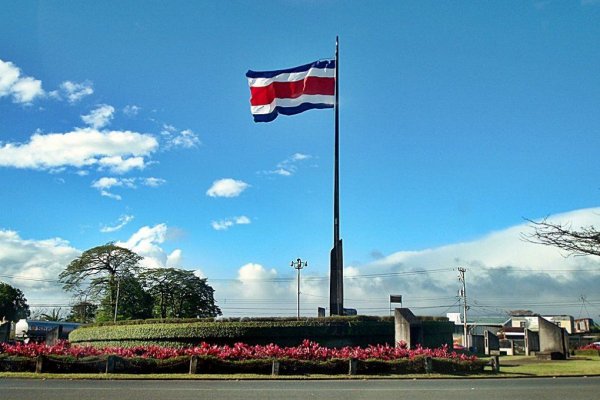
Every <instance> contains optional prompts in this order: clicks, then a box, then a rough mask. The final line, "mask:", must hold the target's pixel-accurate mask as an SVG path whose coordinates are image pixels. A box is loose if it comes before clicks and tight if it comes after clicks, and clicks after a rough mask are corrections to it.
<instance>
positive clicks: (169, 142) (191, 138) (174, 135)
mask: <svg viewBox="0 0 600 400" xmlns="http://www.w3.org/2000/svg"><path fill="white" fill-rule="evenodd" d="M160 134H161V135H162V137H163V139H164V140H165V149H167V150H170V149H174V148H184V149H191V148H193V147H198V146H199V145H201V144H202V142H201V141H200V138H199V137H198V135H197V134H196V133H195V132H194V131H193V130H191V129H184V130H182V131H179V130H178V129H177V128H176V127H174V126H173V125H169V124H163V127H162V131H161V132H160Z"/></svg>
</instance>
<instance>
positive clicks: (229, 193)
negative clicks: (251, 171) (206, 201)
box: [206, 178, 250, 197]
mask: <svg viewBox="0 0 600 400" xmlns="http://www.w3.org/2000/svg"><path fill="white" fill-rule="evenodd" d="M248 187H250V185H248V184H247V183H246V182H244V181H238V180H235V179H231V178H225V179H219V180H216V181H214V182H213V184H212V186H211V187H210V188H209V189H208V190H207V191H206V194H207V195H208V196H210V197H237V196H239V195H240V194H241V193H242V192H243V191H244V190H246V189H247V188H248Z"/></svg>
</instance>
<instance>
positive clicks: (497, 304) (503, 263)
mask: <svg viewBox="0 0 600 400" xmlns="http://www.w3.org/2000/svg"><path fill="white" fill-rule="evenodd" d="M549 220H551V221H556V222H561V223H566V222H571V224H572V226H573V228H578V227H581V226H596V227H598V226H600V208H592V209H585V210H577V211H573V212H569V213H565V214H560V215H554V216H551V217H550V218H549ZM529 229H531V228H530V227H529V226H528V225H527V223H523V224H519V225H516V226H513V227H509V228H507V229H503V230H500V231H497V232H492V233H490V234H488V235H485V236H483V237H481V238H479V239H477V240H473V241H469V242H464V243H455V244H448V245H445V246H440V247H435V248H429V249H423V250H405V251H399V252H396V253H393V254H390V255H388V256H384V257H382V258H379V259H377V260H375V261H373V262H369V263H367V264H364V265H360V264H359V265H356V264H354V265H352V264H347V266H346V267H345V268H344V299H345V300H344V301H345V302H344V306H345V307H347V308H356V309H357V310H358V312H359V313H362V314H379V315H385V314H388V313H389V307H390V304H389V295H390V294H401V295H402V296H403V300H404V301H403V305H404V306H405V307H409V308H411V309H413V311H414V312H415V314H417V315H445V313H446V312H456V311H458V310H459V302H458V297H457V294H458V290H459V288H460V285H461V283H460V282H459V280H458V271H457V268H458V267H464V268H466V270H467V272H466V284H467V294H468V302H469V306H470V314H471V315H473V316H477V315H480V316H482V315H488V316H489V315H495V316H505V315H507V313H508V312H509V311H510V310H515V309H530V310H532V311H534V312H537V313H540V314H569V315H573V316H574V317H575V318H577V317H583V316H587V314H585V313H584V314H581V312H582V305H583V303H582V300H581V297H582V296H585V298H586V299H587V300H586V301H587V302H586V303H585V306H586V309H587V310H585V311H587V312H588V313H589V314H590V315H591V316H592V317H593V316H595V315H598V314H599V313H600V297H598V295H597V293H598V290H597V288H598V287H599V285H600V258H599V257H592V256H589V257H565V255H564V254H562V253H561V252H560V250H558V249H555V248H553V247H548V246H543V245H536V244H532V243H528V242H526V241H524V240H523V239H522V234H523V233H526V232H527V231H528V230H529ZM286 275H287V274H286ZM287 277H288V279H282V278H284V277H281V278H280V277H278V276H277V273H276V271H274V270H270V271H269V270H267V269H265V268H264V267H262V266H259V265H257V264H252V263H251V264H248V266H244V268H243V271H242V272H239V273H238V279H237V280H236V282H235V283H234V284H231V283H230V282H227V283H226V284H222V283H221V282H216V283H215V289H216V292H215V294H216V296H217V299H218V300H219V301H220V304H221V305H222V306H223V310H224V312H225V313H226V314H227V315H230V313H231V314H234V315H242V314H243V313H248V312H252V313H253V314H255V313H256V315H282V314H283V315H294V312H295V301H294V300H295V294H296V288H295V283H296V282H295V279H293V278H292V277H290V276H289V275H287ZM251 278H252V279H251ZM242 279H243V282H244V284H242V283H241V282H238V281H239V280H242ZM301 286H302V288H301V292H302V304H303V305H302V310H303V311H302V314H303V315H314V313H315V310H316V308H317V307H319V306H321V307H326V306H327V304H328V301H329V280H328V277H327V276H326V275H320V274H319V271H314V269H312V268H311V267H310V266H309V268H307V269H306V270H303V272H302V285H301ZM239 298H244V299H246V298H255V299H264V301H258V300H256V303H253V305H252V306H251V307H253V308H252V310H251V311H250V310H249V309H248V307H249V306H248V305H246V306H245V307H246V308H245V309H244V310H243V311H239V309H236V303H235V301H234V300H232V299H239ZM240 304H241V303H240ZM240 307H241V306H240ZM228 308H229V310H228ZM286 313H287V314H286Z"/></svg>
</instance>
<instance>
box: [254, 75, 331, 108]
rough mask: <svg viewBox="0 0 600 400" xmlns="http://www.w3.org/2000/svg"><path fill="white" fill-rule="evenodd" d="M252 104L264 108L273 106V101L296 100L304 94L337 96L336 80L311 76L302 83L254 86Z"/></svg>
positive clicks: (274, 83)
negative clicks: (267, 105) (268, 105)
mask: <svg viewBox="0 0 600 400" xmlns="http://www.w3.org/2000/svg"><path fill="white" fill-rule="evenodd" d="M250 93H251V96H252V97H251V98H250V104H252V105H253V106H263V105H266V104H271V103H272V102H273V100H275V99H276V98H278V99H295V98H297V97H300V96H302V95H303V94H320V95H330V96H333V95H334V94H335V78H322V77H315V76H309V77H307V78H306V79H304V80H302V81H295V82H273V83H271V84H270V85H269V86H253V87H251V88H250Z"/></svg>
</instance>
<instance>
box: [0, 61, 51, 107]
mask: <svg viewBox="0 0 600 400" xmlns="http://www.w3.org/2000/svg"><path fill="white" fill-rule="evenodd" d="M44 94H45V93H44V90H43V89H42V82H41V81H40V80H38V79H34V78H31V77H28V76H23V75H22V74H21V70H20V69H19V67H17V66H16V65H14V64H13V63H11V62H10V61H3V60H0V98H2V97H7V96H12V98H13V102H15V103H20V104H29V103H31V102H32V101H33V100H35V99H36V98H38V97H41V96H44Z"/></svg>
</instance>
